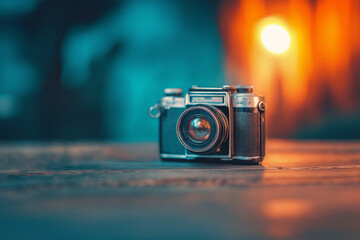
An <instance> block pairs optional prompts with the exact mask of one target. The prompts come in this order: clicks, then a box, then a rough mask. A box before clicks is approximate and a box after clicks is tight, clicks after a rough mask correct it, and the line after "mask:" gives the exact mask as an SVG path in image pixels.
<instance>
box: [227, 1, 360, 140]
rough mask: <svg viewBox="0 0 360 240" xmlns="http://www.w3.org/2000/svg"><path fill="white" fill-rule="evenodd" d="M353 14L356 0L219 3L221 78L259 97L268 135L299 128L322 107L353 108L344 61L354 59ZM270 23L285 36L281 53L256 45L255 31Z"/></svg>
mask: <svg viewBox="0 0 360 240" xmlns="http://www.w3.org/2000/svg"><path fill="white" fill-rule="evenodd" d="M359 16H360V2H359V1H357V0H344V1H341V4H339V2H338V1H336V0H318V1H316V2H313V1H310V0H303V1H299V0H284V1H276V0H273V1H270V0H269V1H265V0H242V1H224V3H223V5H222V8H221V11H220V29H221V35H222V38H223V41H224V45H225V52H226V55H225V56H226V58H225V68H226V73H227V78H228V80H229V82H230V83H234V84H246V85H248V84H252V85H254V87H255V91H256V92H258V93H260V94H263V95H265V96H266V99H267V103H268V106H269V108H268V111H267V124H268V126H269V128H268V133H269V135H270V136H277V137H280V136H288V135H290V134H291V133H293V132H295V131H296V130H297V127H298V126H299V125H300V123H303V122H314V121H317V120H318V119H319V117H320V115H321V113H322V112H321V111H322V108H323V107H324V106H325V107H326V108H329V107H331V108H334V109H335V110H336V111H339V112H341V111H351V109H352V108H354V107H356V106H355V104H357V102H358V100H359V96H358V94H357V92H356V89H357V87H356V86H357V84H358V83H356V81H357V80H356V79H355V77H354V75H353V72H352V70H351V69H352V68H351V64H352V60H354V59H355V58H356V57H357V58H358V59H359V55H360V54H359V53H360V31H359V30H358V29H360V17H359ZM269 23H271V24H275V25H279V26H282V27H283V28H284V29H286V31H287V32H288V33H289V35H290V39H291V45H290V47H289V48H288V49H287V50H286V51H285V52H283V53H282V54H274V53H272V52H269V51H268V50H267V49H265V48H264V46H263V43H262V41H261V31H262V30H263V29H264V26H265V25H266V24H267V25H269ZM264 24H265V25H264Z"/></svg>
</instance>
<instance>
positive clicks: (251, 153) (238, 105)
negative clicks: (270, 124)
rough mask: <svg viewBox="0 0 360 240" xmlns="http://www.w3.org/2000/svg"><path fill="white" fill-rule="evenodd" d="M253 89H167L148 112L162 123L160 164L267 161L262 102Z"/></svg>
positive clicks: (251, 162) (263, 100) (263, 103)
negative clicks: (186, 161)
mask: <svg viewBox="0 0 360 240" xmlns="http://www.w3.org/2000/svg"><path fill="white" fill-rule="evenodd" d="M252 90H253V87H252V86H228V85H226V86H223V87H221V88H204V87H197V86H193V87H191V88H190V89H189V92H188V93H187V94H186V96H185V98H184V97H182V89H174V88H171V89H169V88H168V89H165V95H166V96H165V97H163V98H161V99H160V101H159V103H158V104H156V105H155V106H153V107H151V108H150V116H152V117H154V118H159V119H160V138H159V140H160V156H161V158H162V159H164V160H196V161H204V162H207V160H210V161H214V160H216V161H218V160H223V161H231V162H233V163H250V164H257V163H261V161H262V160H263V158H264V156H265V99H264V97H262V96H258V95H256V94H254V93H253V92H252Z"/></svg>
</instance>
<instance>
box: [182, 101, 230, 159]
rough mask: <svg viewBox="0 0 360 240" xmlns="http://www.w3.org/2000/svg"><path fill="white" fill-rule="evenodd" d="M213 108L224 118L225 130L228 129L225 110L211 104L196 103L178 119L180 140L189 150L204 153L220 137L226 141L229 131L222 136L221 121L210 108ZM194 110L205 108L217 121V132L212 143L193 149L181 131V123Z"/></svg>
mask: <svg viewBox="0 0 360 240" xmlns="http://www.w3.org/2000/svg"><path fill="white" fill-rule="evenodd" d="M211 108H213V109H214V110H215V111H218V112H219V113H220V115H221V118H222V119H223V120H224V124H225V126H223V127H222V128H224V130H225V132H227V131H228V125H229V123H228V120H227V118H226V116H225V115H224V113H223V112H221V111H220V110H217V109H216V108H214V107H213V106H211V105H196V106H194V107H191V108H188V109H186V110H185V111H184V112H183V113H182V114H181V115H180V117H179V119H178V120H177V123H176V135H177V137H178V139H179V141H180V143H181V144H182V145H183V146H184V147H185V148H186V149H188V150H190V151H192V152H195V153H204V152H207V151H209V150H210V149H211V148H213V147H214V146H215V144H216V143H217V142H218V140H219V138H220V137H221V138H222V140H221V142H223V141H225V140H226V138H227V136H228V133H227V134H226V135H224V136H220V128H221V123H220V122H219V120H218V116H216V115H215V114H214V113H213V112H212V111H211V110H210V109H211ZM194 110H203V111H205V112H206V113H208V114H210V115H211V117H212V118H213V120H214V121H215V125H216V133H215V136H214V139H213V140H212V141H211V143H210V144H209V145H207V146H206V147H204V148H202V149H199V150H197V149H193V148H192V147H191V146H189V144H187V143H186V141H185V140H184V139H183V137H182V135H181V131H180V125H181V121H182V120H183V119H184V116H186V115H187V114H188V113H189V112H191V111H194Z"/></svg>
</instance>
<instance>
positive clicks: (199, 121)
mask: <svg viewBox="0 0 360 240" xmlns="http://www.w3.org/2000/svg"><path fill="white" fill-rule="evenodd" d="M210 131H211V126H210V123H209V121H207V120H206V119H205V118H203V117H195V118H193V119H192V120H191V121H190V122H189V125H188V132H189V135H190V137H191V138H193V139H194V140H195V141H205V140H207V139H208V138H209V136H210Z"/></svg>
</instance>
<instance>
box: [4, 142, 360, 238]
mask: <svg viewBox="0 0 360 240" xmlns="http://www.w3.org/2000/svg"><path fill="white" fill-rule="evenodd" d="M267 147H268V149H267V157H266V158H265V161H264V163H263V165H262V166H239V165H229V164H224V165H222V164H200V163H188V162H163V161H160V160H159V159H158V153H157V149H156V145H155V144H147V143H144V144H113V143H108V144H104V143H101V144H97V143H75V144H2V145H1V146H0V191H1V194H0V206H1V207H0V209H1V210H0V213H1V214H0V225H1V226H2V227H1V228H0V237H1V239H7V238H11V239H23V238H35V239H41V238H43V239H49V238H52V237H54V236H55V235H54V234H55V233H56V237H57V238H58V239H68V238H75V237H76V238H84V239H89V238H100V239H106V238H111V239H113V238H122V239H136V238H139V239H140V238H141V239H144V238H145V239H146V238H149V239H150V238H160V239H161V238H166V239H167V238H169V236H171V237H172V238H175V239H184V238H190V239H193V238H208V239H223V238H241V239H251V238H260V239H274V238H284V239H285V238H286V239H288V238H292V239H309V238H317V239H359V236H360V230H359V228H358V223H359V222H360V207H359V202H360V142H299V141H283V140H272V141H269V144H268V146H267Z"/></svg>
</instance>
